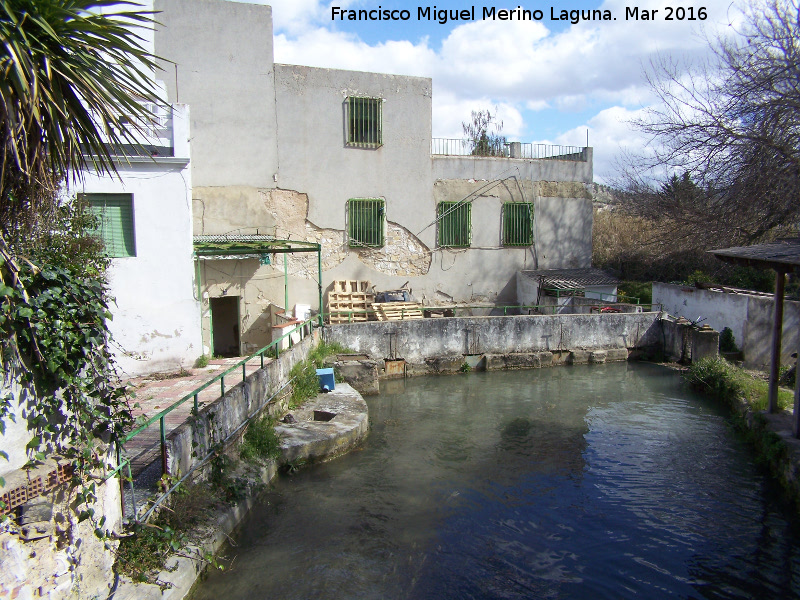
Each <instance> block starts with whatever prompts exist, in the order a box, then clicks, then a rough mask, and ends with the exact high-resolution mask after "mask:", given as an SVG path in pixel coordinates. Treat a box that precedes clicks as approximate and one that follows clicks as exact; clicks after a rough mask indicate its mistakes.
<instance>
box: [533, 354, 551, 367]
mask: <svg viewBox="0 0 800 600" xmlns="http://www.w3.org/2000/svg"><path fill="white" fill-rule="evenodd" d="M537 356H538V357H539V365H540V366H542V367H552V366H553V353H552V352H537Z"/></svg>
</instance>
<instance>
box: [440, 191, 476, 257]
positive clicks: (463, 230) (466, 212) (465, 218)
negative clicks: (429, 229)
mask: <svg viewBox="0 0 800 600" xmlns="http://www.w3.org/2000/svg"><path fill="white" fill-rule="evenodd" d="M436 220H437V223H438V226H439V227H438V236H437V237H438V240H439V246H440V247H449V248H468V247H469V245H470V244H471V243H472V203H470V202H439V206H438V207H437V215H436Z"/></svg>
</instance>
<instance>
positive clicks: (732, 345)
mask: <svg viewBox="0 0 800 600" xmlns="http://www.w3.org/2000/svg"><path fill="white" fill-rule="evenodd" d="M719 351H720V352H739V347H738V346H737V345H736V338H735V337H733V331H731V328H730V327H725V328H724V329H723V330H722V331H721V332H720V333H719Z"/></svg>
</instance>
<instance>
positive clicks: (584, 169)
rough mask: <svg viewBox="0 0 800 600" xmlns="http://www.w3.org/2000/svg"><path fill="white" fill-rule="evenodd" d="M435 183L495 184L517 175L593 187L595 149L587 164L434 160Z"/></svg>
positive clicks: (464, 158) (470, 158)
mask: <svg viewBox="0 0 800 600" xmlns="http://www.w3.org/2000/svg"><path fill="white" fill-rule="evenodd" d="M432 160H433V178H434V179H476V180H478V179H485V180H487V181H492V180H494V179H497V178H498V177H503V176H505V175H507V174H508V171H509V170H512V169H513V171H514V173H515V174H516V176H517V177H518V178H519V179H520V180H525V179H527V180H529V181H575V182H581V183H592V181H593V177H594V175H593V149H592V148H586V150H585V160H583V161H571V160H554V159H543V160H534V159H524V158H519V159H516V158H515V159H508V158H500V157H496V158H495V157H483V156H481V157H478V156H434V157H433V158H432Z"/></svg>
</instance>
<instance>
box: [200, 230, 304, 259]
mask: <svg viewBox="0 0 800 600" xmlns="http://www.w3.org/2000/svg"><path fill="white" fill-rule="evenodd" d="M193 246H194V254H195V256H197V257H198V258H201V257H223V256H241V257H242V258H245V257H247V256H248V255H249V256H251V257H257V256H259V255H261V254H285V253H292V252H319V251H320V245H319V244H316V243H313V242H303V241H300V240H279V239H277V238H275V237H273V236H271V235H260V234H251V235H196V236H194V238H193Z"/></svg>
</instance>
